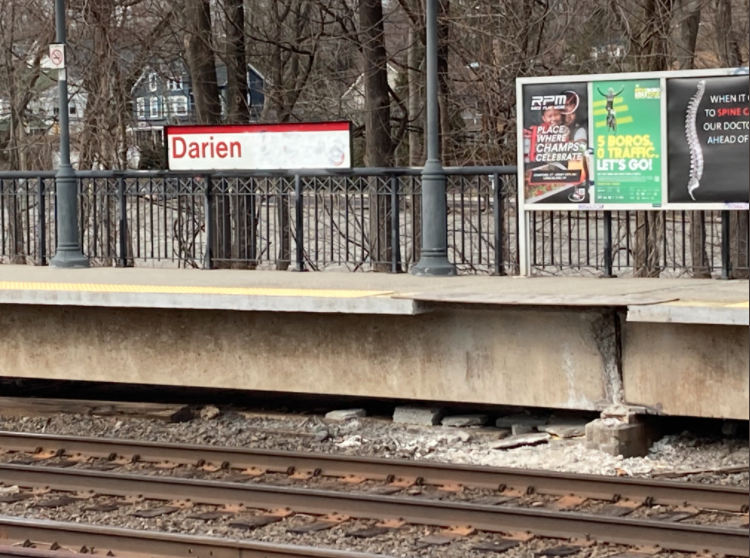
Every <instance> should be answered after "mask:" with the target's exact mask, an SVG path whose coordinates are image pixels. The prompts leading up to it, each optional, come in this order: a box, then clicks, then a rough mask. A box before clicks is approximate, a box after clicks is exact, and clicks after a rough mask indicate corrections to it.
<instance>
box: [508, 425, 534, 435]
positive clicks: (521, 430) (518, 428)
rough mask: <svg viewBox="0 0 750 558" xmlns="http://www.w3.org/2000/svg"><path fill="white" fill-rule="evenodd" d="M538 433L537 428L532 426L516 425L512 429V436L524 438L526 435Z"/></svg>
mask: <svg viewBox="0 0 750 558" xmlns="http://www.w3.org/2000/svg"><path fill="white" fill-rule="evenodd" d="M536 431H537V429H536V427H535V426H531V425H530V424H514V425H513V426H511V427H510V432H511V435H512V436H523V435H524V434H531V433H533V432H536Z"/></svg>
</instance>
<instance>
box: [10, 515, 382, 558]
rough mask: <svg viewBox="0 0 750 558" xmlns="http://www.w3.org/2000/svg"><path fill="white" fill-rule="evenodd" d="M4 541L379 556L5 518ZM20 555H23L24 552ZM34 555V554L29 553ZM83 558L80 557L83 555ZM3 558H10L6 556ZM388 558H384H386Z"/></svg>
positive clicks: (188, 553) (173, 553)
mask: <svg viewBox="0 0 750 558" xmlns="http://www.w3.org/2000/svg"><path fill="white" fill-rule="evenodd" d="M0 539H2V540H11V541H19V542H20V541H25V540H31V541H34V542H35V543H39V544H41V543H46V544H48V545H49V544H52V543H57V544H58V545H60V546H62V547H69V548H81V546H82V545H84V544H85V545H86V546H87V547H88V548H96V549H97V555H99V556H103V555H105V554H107V552H111V553H112V554H114V555H115V556H118V557H119V556H122V555H128V556H132V555H133V554H136V555H141V556H149V557H154V556H159V557H168V558H209V557H210V558H377V557H376V556H375V555H373V554H363V553H359V552H349V551H338V550H326V549H320V548H308V547H296V546H288V545H277V544H266V543H251V542H245V541H233V540H229V539H220V538H213V537H196V536H192V535H176V534H173V533H158V532H153V531H135V530H130V529H121V528H116V527H100V526H96V525H81V524H77V523H60V522H54V521H37V520H30V519H19V518H9V517H0ZM19 550H20V549H19ZM24 550H32V549H24ZM77 556H79V555H78V554H77ZM0 558H4V557H3V555H2V551H1V550H0ZM8 558H71V557H70V555H69V554H66V553H61V554H60V555H58V554H54V553H53V554H49V553H46V554H42V555H36V554H31V553H28V554H9V555H8ZM381 558H382V557H381Z"/></svg>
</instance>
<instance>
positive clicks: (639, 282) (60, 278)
mask: <svg viewBox="0 0 750 558" xmlns="http://www.w3.org/2000/svg"><path fill="white" fill-rule="evenodd" d="M0 304H26V305H43V306H92V307H109V308H162V309H179V310H235V311H246V312H302V313H324V314H326V313H341V314H369V315H377V314H385V315H417V314H421V313H424V312H429V311H432V310H434V309H435V308H437V307H440V306H442V305H446V304H454V305H455V304H459V305H471V306H475V305H484V306H536V307H550V306H553V307H581V308H598V307H610V308H627V309H628V320H629V321H638V322H663V323H690V324H700V323H702V324H713V325H748V324H749V323H750V321H749V320H748V283H747V282H746V281H732V282H726V283H721V282H717V281H713V280H683V279H617V280H603V279H595V278H577V277H562V278H552V277H544V278H520V277H468V276H465V277H455V278H435V279H432V278H423V277H413V276H411V275H387V274H374V273H373V274H364V273H351V274H348V273H291V272H273V271H263V272H257V271H256V272H252V271H198V270H158V269H113V268H98V269H88V270H55V269H51V268H48V267H31V266H2V267H0Z"/></svg>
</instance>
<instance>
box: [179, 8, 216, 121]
mask: <svg viewBox="0 0 750 558" xmlns="http://www.w3.org/2000/svg"><path fill="white" fill-rule="evenodd" d="M185 52H186V54H187V62H188V66H189V68H190V80H191V83H192V87H193V97H194V98H195V108H196V112H197V114H198V123H199V124H220V123H221V100H220V98H219V84H218V82H217V80H216V58H215V55H214V48H213V41H212V27H211V3H210V1H209V0H185Z"/></svg>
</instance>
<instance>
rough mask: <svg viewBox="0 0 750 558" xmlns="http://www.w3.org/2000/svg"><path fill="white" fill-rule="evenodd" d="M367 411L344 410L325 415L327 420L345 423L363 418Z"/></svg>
mask: <svg viewBox="0 0 750 558" xmlns="http://www.w3.org/2000/svg"><path fill="white" fill-rule="evenodd" d="M366 416H367V411H365V410H364V409H344V410H341V411H331V412H330V413H328V414H327V415H326V418H327V419H328V420H336V421H345V420H354V419H358V418H365V417H366Z"/></svg>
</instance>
